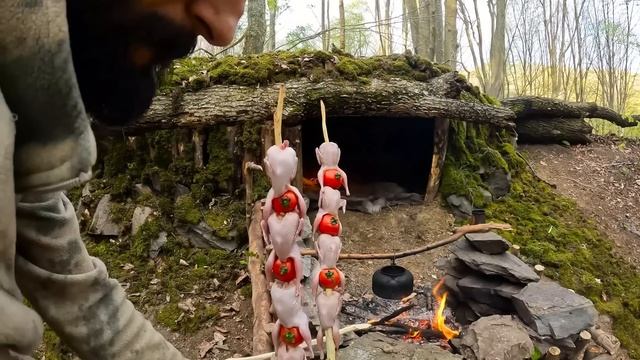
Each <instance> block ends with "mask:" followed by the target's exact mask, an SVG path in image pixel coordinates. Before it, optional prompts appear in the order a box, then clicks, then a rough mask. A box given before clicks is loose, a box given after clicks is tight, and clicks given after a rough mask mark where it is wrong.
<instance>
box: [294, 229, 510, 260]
mask: <svg viewBox="0 0 640 360" xmlns="http://www.w3.org/2000/svg"><path fill="white" fill-rule="evenodd" d="M491 230H512V229H511V225H509V224H496V223H488V224H477V225H465V226H462V227H459V228H458V229H456V232H455V233H454V234H453V235H451V236H449V237H448V238H446V239H444V240H440V241H438V242H435V243H432V244H427V245H424V246H421V247H418V248H415V249H411V250H407V251H402V252H398V253H379V254H340V257H339V259H340V260H349V259H350V260H374V259H399V258H403V257H407V256H411V255H416V254H420V253H423V252H425V251H429V250H433V249H436V248H439V247H442V246H445V245H448V244H451V243H452V242H455V241H457V240H458V239H460V238H461V237H463V236H464V235H465V234H469V233H478V232H487V231H491ZM302 255H303V256H304V255H306V256H314V257H317V256H318V254H317V253H316V251H315V250H303V251H302Z"/></svg>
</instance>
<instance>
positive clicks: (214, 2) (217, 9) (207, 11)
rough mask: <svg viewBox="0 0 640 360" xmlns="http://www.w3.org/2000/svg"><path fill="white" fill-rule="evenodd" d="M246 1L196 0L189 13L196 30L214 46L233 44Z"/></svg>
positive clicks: (189, 8) (190, 6)
mask: <svg viewBox="0 0 640 360" xmlns="http://www.w3.org/2000/svg"><path fill="white" fill-rule="evenodd" d="M244 3H245V0H194V1H193V2H191V4H190V5H189V7H188V9H187V11H188V15H189V17H190V18H191V22H192V25H193V27H194V30H195V31H196V32H197V33H198V34H200V35H202V36H203V37H204V38H205V39H207V41H208V42H209V43H211V44H213V45H217V46H225V45H228V44H229V43H231V41H232V40H233V37H234V34H235V32H236V27H237V25H238V21H239V20H240V17H242V14H243V12H244Z"/></svg>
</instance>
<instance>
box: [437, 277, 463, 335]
mask: <svg viewBox="0 0 640 360" xmlns="http://www.w3.org/2000/svg"><path fill="white" fill-rule="evenodd" d="M443 284H444V278H442V279H441V280H440V281H439V282H438V284H437V285H436V286H435V287H434V288H433V291H432V294H433V296H434V297H435V298H436V300H437V301H438V311H437V312H436V314H435V315H434V317H433V321H431V328H432V329H434V330H437V331H440V332H441V333H442V335H444V337H445V338H446V339H447V340H451V339H453V338H454V337H456V336H458V335H459V334H460V332H459V331H457V330H453V329H451V328H449V327H448V326H447V325H446V324H445V322H444V321H445V315H444V309H445V308H446V306H447V295H448V293H447V292H446V291H445V292H443V293H440V288H441V287H442V285H443Z"/></svg>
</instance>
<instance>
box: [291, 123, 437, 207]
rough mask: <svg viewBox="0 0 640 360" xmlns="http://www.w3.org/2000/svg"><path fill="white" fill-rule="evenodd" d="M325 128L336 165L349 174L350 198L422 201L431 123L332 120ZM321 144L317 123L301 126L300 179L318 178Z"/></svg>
mask: <svg viewBox="0 0 640 360" xmlns="http://www.w3.org/2000/svg"><path fill="white" fill-rule="evenodd" d="M327 126H328V128H329V139H330V141H333V142H336V143H337V144H338V145H339V146H340V149H341V151H342V156H341V159H340V167H341V168H342V169H343V170H344V171H345V172H346V173H347V175H348V179H349V187H350V190H351V193H352V197H355V198H369V199H372V198H380V197H383V198H385V199H386V200H388V202H394V201H395V202H396V203H403V201H402V200H408V201H406V202H407V203H415V202H416V201H419V202H422V201H423V199H424V195H425V192H426V189H427V182H428V180H429V173H430V170H431V162H432V157H433V151H434V150H433V149H434V146H433V145H434V127H435V121H431V120H429V119H420V118H386V117H384V118H383V117H378V118H363V117H343V118H335V117H334V118H331V119H329V120H328V124H327ZM323 141H324V139H323V137H322V125H321V122H320V121H307V122H305V123H303V125H302V153H303V175H304V177H305V179H307V180H310V179H314V178H317V172H318V162H317V160H316V154H315V149H316V147H317V146H319V145H320V144H321V143H322V142H323ZM305 183H308V181H307V182H305ZM310 193H312V192H311V191H310Z"/></svg>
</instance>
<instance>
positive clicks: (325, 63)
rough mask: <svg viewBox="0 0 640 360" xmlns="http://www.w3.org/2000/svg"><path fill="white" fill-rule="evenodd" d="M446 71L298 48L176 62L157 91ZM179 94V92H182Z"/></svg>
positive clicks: (399, 59)
mask: <svg viewBox="0 0 640 360" xmlns="http://www.w3.org/2000/svg"><path fill="white" fill-rule="evenodd" d="M449 71H451V69H450V68H449V67H448V66H446V65H434V64H432V63H431V62H429V61H428V60H426V59H422V58H419V57H416V56H405V55H391V56H375V57H371V58H355V57H353V56H352V55H349V54H344V53H342V52H339V51H336V52H334V53H327V52H324V51H315V50H299V51H296V52H275V53H265V54H259V55H250V56H242V57H235V56H225V57H222V58H219V59H210V58H188V59H183V60H178V61H176V62H174V63H173V65H172V66H171V69H170V71H168V72H167V73H166V75H165V76H163V77H162V78H161V80H162V84H161V87H160V90H161V92H163V93H175V92H176V91H175V89H188V90H191V91H195V90H198V89H201V88H203V87H206V86H209V85H212V84H227V85H243V86H264V85H268V84H272V83H275V82H284V81H287V80H290V79H294V78H307V79H309V80H311V81H316V82H318V81H323V80H325V79H335V80H350V81H360V82H369V81H370V80H369V79H370V78H388V77H390V76H394V77H402V78H408V79H413V80H417V81H427V80H429V79H431V78H433V77H434V76H437V75H440V74H442V73H446V72H449ZM178 93H179V96H181V94H182V93H181V92H179V91H178Z"/></svg>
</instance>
